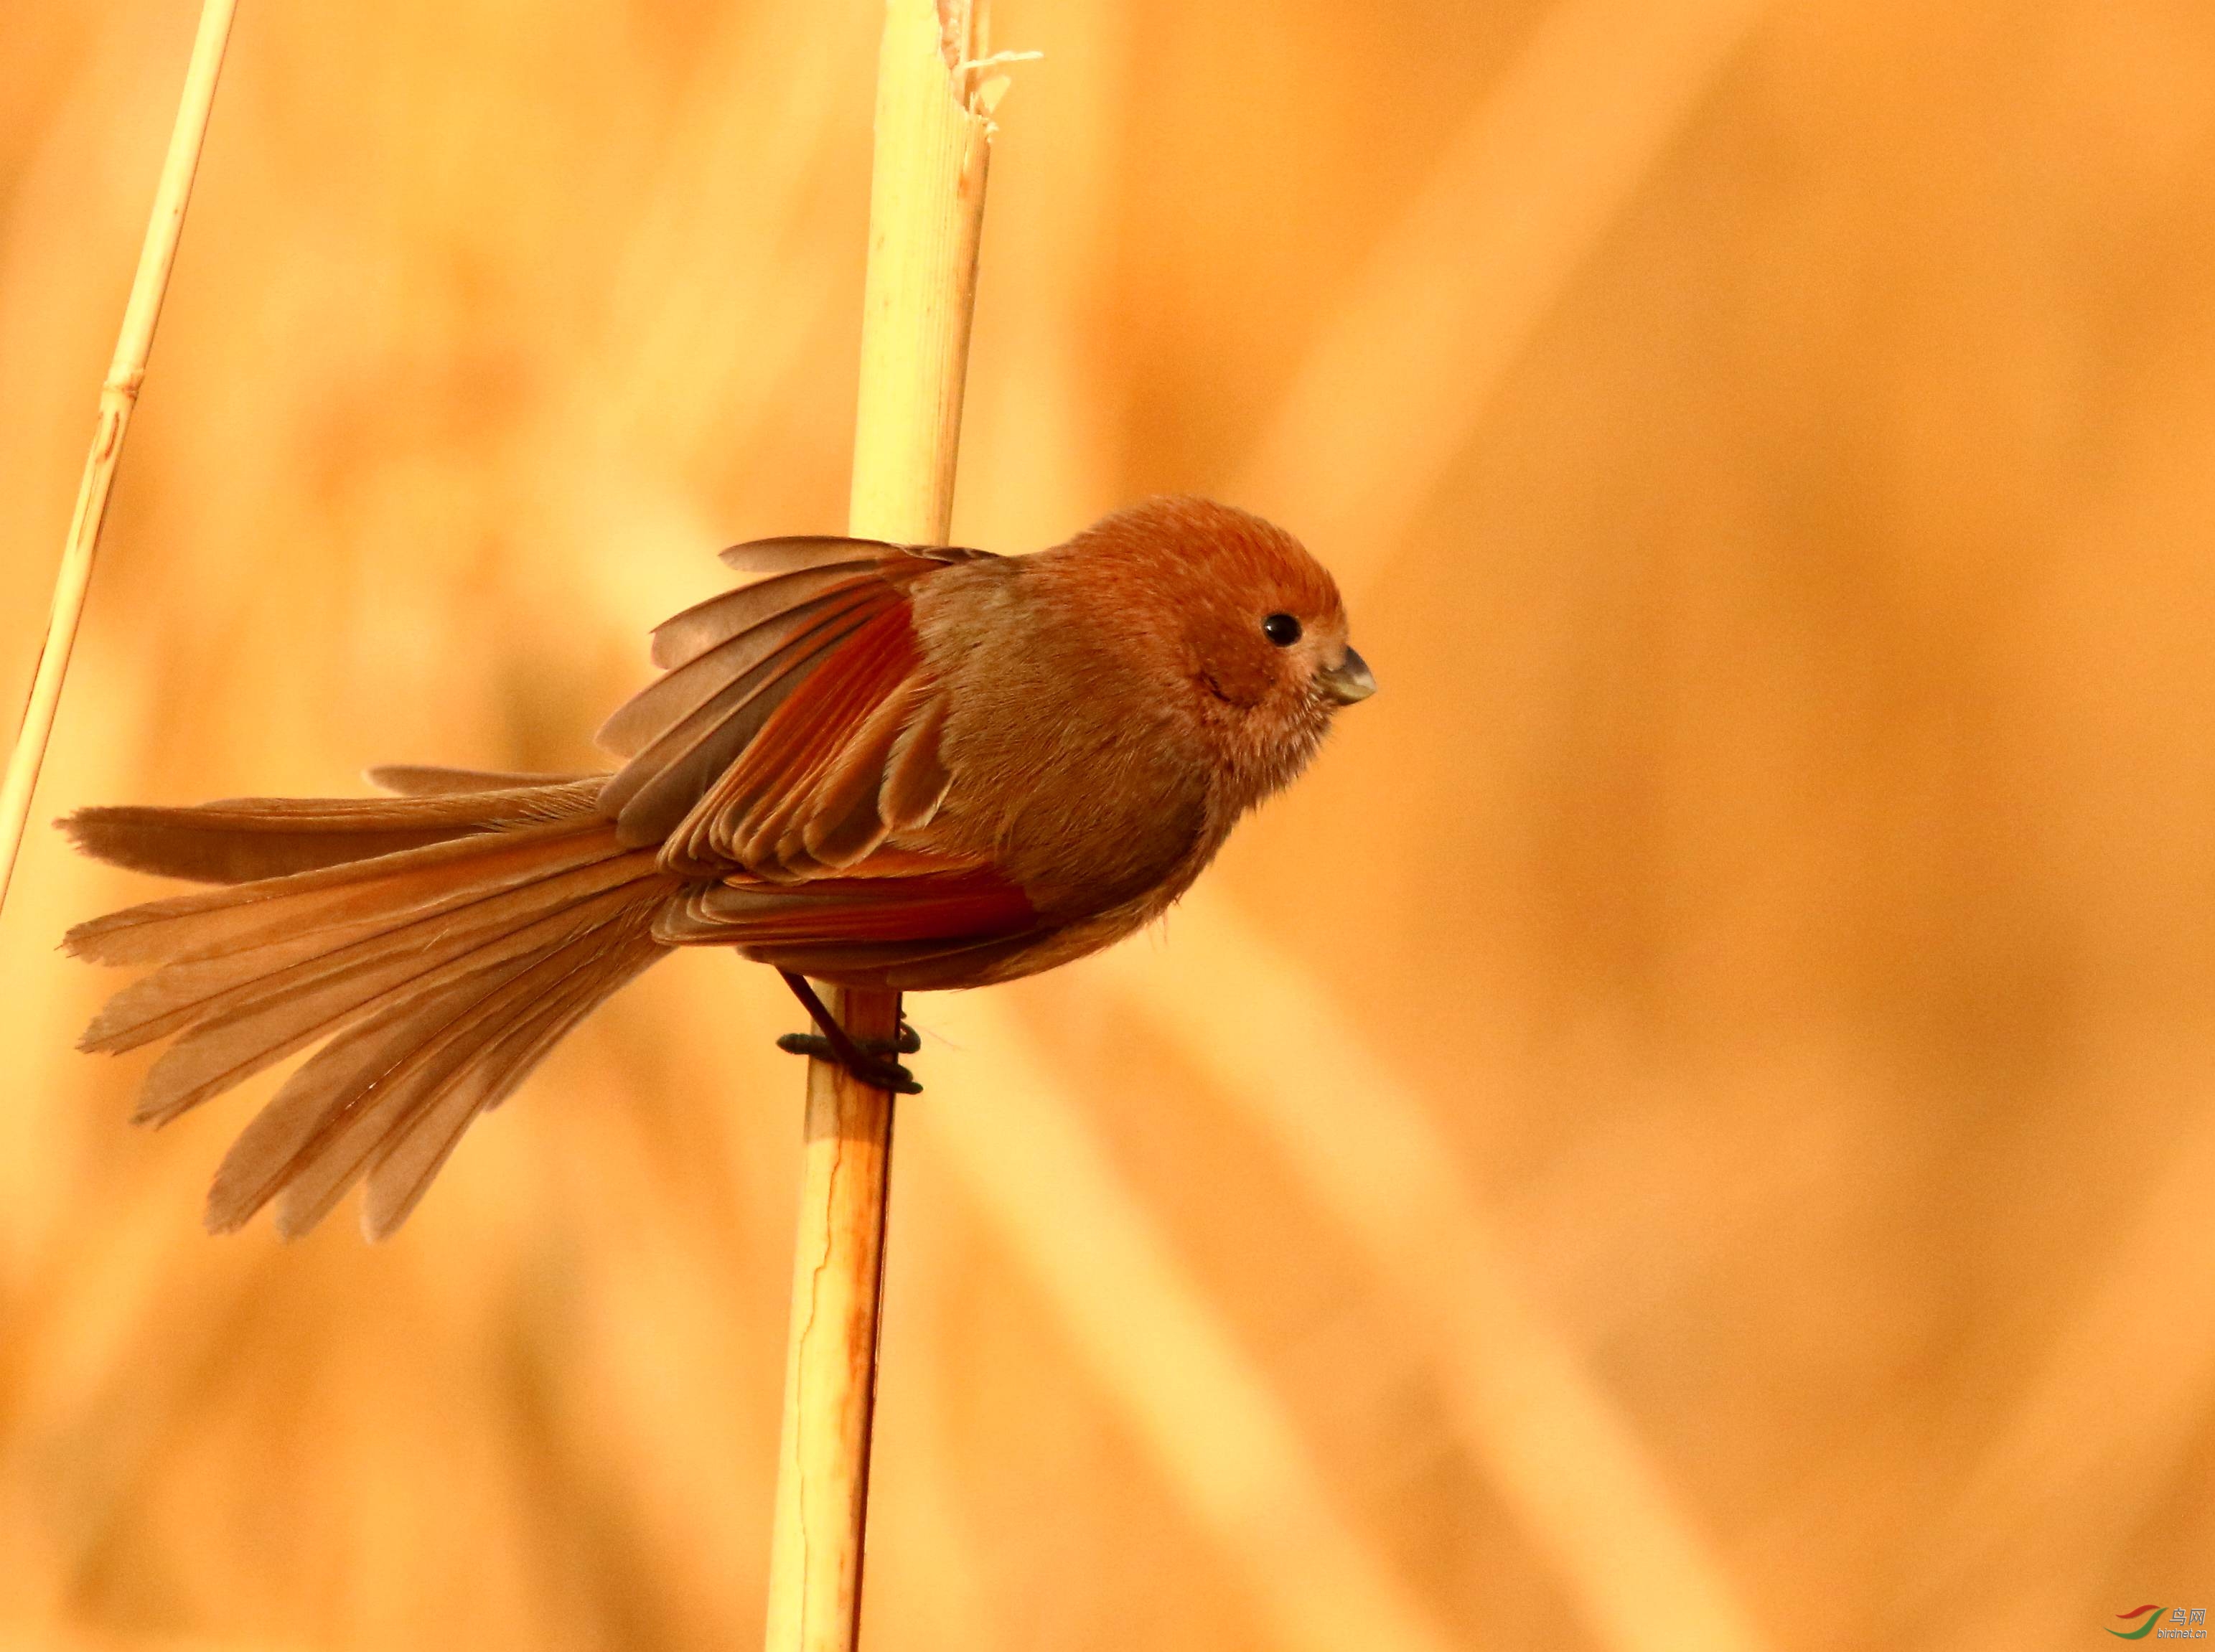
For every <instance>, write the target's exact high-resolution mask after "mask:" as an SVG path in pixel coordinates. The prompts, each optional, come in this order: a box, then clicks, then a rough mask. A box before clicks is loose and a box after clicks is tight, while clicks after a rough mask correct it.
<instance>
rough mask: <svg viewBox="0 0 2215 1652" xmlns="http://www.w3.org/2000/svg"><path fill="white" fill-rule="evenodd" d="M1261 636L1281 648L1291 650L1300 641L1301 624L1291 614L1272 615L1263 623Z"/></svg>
mask: <svg viewBox="0 0 2215 1652" xmlns="http://www.w3.org/2000/svg"><path fill="white" fill-rule="evenodd" d="M1261 634H1262V635H1263V636H1265V637H1267V639H1269V640H1270V641H1271V642H1273V643H1274V644H1276V645H1277V646H1278V647H1279V648H1290V647H1291V646H1292V645H1293V644H1294V643H1296V642H1298V640H1299V639H1300V622H1299V621H1298V620H1296V619H1294V618H1293V617H1292V615H1289V614H1272V615H1270V616H1269V617H1268V618H1267V619H1266V620H1264V621H1261Z"/></svg>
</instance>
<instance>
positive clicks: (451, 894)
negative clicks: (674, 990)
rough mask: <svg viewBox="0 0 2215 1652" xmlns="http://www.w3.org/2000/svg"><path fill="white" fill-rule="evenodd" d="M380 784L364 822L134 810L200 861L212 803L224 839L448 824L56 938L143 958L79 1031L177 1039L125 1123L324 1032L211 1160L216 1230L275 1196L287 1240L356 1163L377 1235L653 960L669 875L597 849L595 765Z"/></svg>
mask: <svg viewBox="0 0 2215 1652" xmlns="http://www.w3.org/2000/svg"><path fill="white" fill-rule="evenodd" d="M392 778H394V779H398V780H404V781H405V782H408V783H409V784H410V786H411V789H414V790H416V791H417V792H418V795H415V796H412V797H408V798H400V799H392V798H384V799H369V800H367V801H368V802H371V803H372V804H375V805H377V807H378V808H379V809H381V810H383V811H386V812H385V813H384V814H383V815H372V814H371V813H370V812H369V811H350V810H349V809H348V808H347V807H346V806H343V805H334V804H330V803H322V802H313V801H310V802H306V803H295V804H291V805H289V806H280V805H284V804H285V800H278V799H271V800H261V799H249V800H246V801H243V802H241V803H236V804H227V805H212V806H211V807H210V808H209V809H208V810H207V811H183V810H174V811H142V812H143V813H144V814H146V815H148V816H156V817H163V818H161V819H158V820H156V821H155V822H154V823H152V825H151V826H150V828H149V830H150V831H153V832H155V833H156V834H158V833H162V832H169V833H171V834H173V835H174V834H175V832H177V831H179V830H184V831H187V832H188V833H197V834H199V841H202V842H203V843H204V844H206V845H208V846H213V847H212V849H211V852H210V854H206V855H203V856H201V858H200V860H199V862H198V863H197V864H200V865H202V866H206V865H212V864H216V863H217V862H218V861H220V860H223V857H224V855H225V854H228V853H229V851H227V850H225V849H224V848H223V847H222V846H221V835H220V831H219V830H218V827H217V825H216V823H215V822H216V817H217V816H218V814H221V815H223V816H224V817H227V818H228V819H229V820H230V822H231V825H230V828H229V829H230V830H232V831H233V832H234V833H236V834H237V835H242V836H246V837H249V838H253V837H260V838H263V839H266V841H267V842H276V841H286V840H285V832H286V831H289V830H291V826H292V825H297V823H299V822H301V821H307V822H309V823H310V826H309V827H308V830H309V831H310V833H311V834H312V833H316V832H321V833H323V834H324V836H325V838H326V840H327V841H328V842H331V843H336V842H338V841H342V840H345V839H346V838H347V832H346V831H345V830H342V829H340V828H338V827H333V826H330V825H329V824H328V823H330V822H333V821H343V820H345V819H347V818H349V817H353V816H354V815H357V814H358V815H359V817H360V818H363V819H378V820H383V819H390V818H396V817H398V815H400V814H402V813H404V814H406V815H407V816H408V818H410V819H411V820H413V821H414V823H415V825H414V826H412V827H411V828H409V829H411V830H423V831H432V830H436V831H439V832H442V833H444V834H445V835H444V837H443V838H442V839H441V840H440V841H432V842H426V843H422V844H420V845H417V846H414V847H402V848H400V849H397V850H388V851H383V852H378V853H372V854H370V855H368V856H366V857H365V858H363V859H360V860H353V861H346V862H338V863H334V864H310V865H304V866H301V867H300V868H299V869H298V870H295V871H291V872H287V873H285V874H284V875H281V876H277V877H271V878H260V879H255V880H253V881H248V882H242V883H236V884H230V885H229V886H227V887H224V888H222V889H218V890H210V891H207V892H206V893H203V894H199V895H192V896H182V897H180V898H176V899H172V900H168V901H157V902H150V903H149V904H148V905H145V906H142V907H137V908H133V909H130V910H128V911H125V912H120V913H115V914H113V915H109V916H107V917H106V918H102V919H99V920H96V921H94V922H92V923H89V924H84V925H80V926H79V927H77V929H76V930H73V931H71V934H70V936H69V938H68V940H67V943H66V944H67V945H68V946H69V948H70V950H71V951H73V952H76V953H77V954H78V955H80V956H84V957H89V958H99V959H101V960H103V961H107V962H117V963H123V962H132V963H155V964H160V965H161V966H162V967H160V968H158V969H156V970H155V971H154V973H152V974H151V975H150V976H146V977H145V978H144V979H143V980H141V981H139V982H136V983H134V984H133V985H132V986H131V987H129V988H126V990H124V991H123V992H122V993H120V994H117V996H116V997H115V998H114V1000H111V1001H110V1002H109V1003H108V1005H107V1007H106V1008H104V1009H103V1010H102V1011H101V1013H100V1015H99V1016H98V1017H97V1018H96V1019H95V1020H94V1022H93V1025H92V1026H91V1027H90V1028H89V1030H88V1031H87V1032H86V1035H85V1038H84V1041H83V1042H84V1045H85V1047H86V1048H88V1049H130V1048H132V1047H134V1046H137V1045H139V1044H144V1043H150V1042H152V1041H154V1040H156V1039H159V1038H163V1037H171V1036H174V1037H175V1043H173V1044H172V1045H171V1046H170V1047H169V1049H167V1050H165V1051H164V1052H163V1055H162V1057H161V1059H160V1060H158V1061H157V1062H155V1064H154V1066H153V1068H152V1069H151V1070H150V1072H149V1073H148V1074H147V1077H146V1081H145V1085H144V1089H143V1090H142V1092H141V1094H140V1098H139V1104H138V1117H139V1118H140V1119H142V1120H144V1121H147V1122H151V1123H163V1122H165V1121H167V1120H168V1119H170V1118H173V1117H176V1116H177V1115H178V1114H179V1113H181V1112H183V1111H187V1109H189V1108H191V1107H193V1106H196V1105H198V1104H199V1103H200V1102H202V1101H205V1100H206V1099H207V1098H210V1097H212V1096H214V1095H217V1094H219V1093H220V1092H223V1091H224V1090H226V1089H229V1088H230V1087H231V1086H234V1085H236V1084H237V1083H239V1082H241V1081H242V1080H244V1079H246V1078H247V1077H248V1076H250V1075H251V1074H254V1073H256V1072H258V1071H260V1070H261V1069H262V1068H266V1067H267V1066H269V1065H270V1064H272V1063H273V1062H278V1061H280V1060H282V1059H283V1058H284V1057H285V1056H286V1055H291V1054H293V1053H294V1052H295V1051H298V1050H299V1049H304V1048H305V1047H307V1046H309V1045H310V1044H314V1043H318V1042H322V1041H323V1040H327V1039H328V1041H329V1042H328V1043H327V1044H326V1045H325V1047H324V1049H322V1051H321V1052H319V1053H318V1054H317V1055H315V1056H313V1057H312V1058H311V1059H310V1061H309V1062H307V1063H306V1064H305V1065H304V1066H303V1067H302V1068H300V1069H299V1071H298V1072H297V1073H295V1074H293V1075H292V1076H291V1079H290V1080H288V1081H287V1082H286V1084H285V1086H283V1088H282V1089H281V1090H280V1091H279V1093H278V1095H277V1097H276V1098H275V1099H274V1100H273V1101H272V1102H271V1103H270V1104H268V1106H267V1107H266V1108H265V1109H263V1111H261V1114H259V1115H258V1116H257V1117H255V1120H254V1121H253V1122H252V1123H250V1124H249V1125H248V1128H247V1129H246V1131H245V1133H244V1134H243V1135H241V1136H240V1138H239V1140H238V1141H237V1143H236V1145H235V1146H234V1147H233V1148H232V1149H231V1152H230V1155H229V1156H228V1157H227V1158H226V1159H224V1165H223V1167H222V1169H221V1171H220V1172H218V1175H217V1178H216V1182H215V1185H214V1187H213V1188H212V1190H211V1191H210V1195H209V1203H208V1213H207V1221H208V1225H209V1227H211V1228H212V1229H214V1230H217V1231H226V1230H229V1229H230V1228H235V1227H238V1226H240V1225H241V1224H242V1223H244V1222H245V1221H248V1219H250V1218H251V1217H252V1216H253V1215H254V1214H255V1211H257V1210H259V1209H260V1208H261V1207H262V1206H263V1205H265V1204H267V1203H269V1202H271V1201H272V1200H275V1201H276V1202H277V1205H278V1226H279V1231H280V1232H283V1233H285V1234H287V1235H291V1234H293V1233H304V1232H305V1231H306V1230H307V1229H308V1228H310V1227H313V1226H314V1225H315V1223H316V1221H320V1220H321V1219H322V1216H323V1215H326V1214H327V1213H328V1211H329V1209H330V1208H331V1207H332V1206H333V1205H334V1203H336V1202H338V1200H339V1199H341V1197H343V1196H344V1195H345V1194H346V1192H347V1190H348V1189H349V1188H351V1187H352V1186H353V1184H355V1183H356V1182H358V1181H360V1180H361V1179H363V1178H364V1177H365V1176H366V1177H368V1178H369V1179H370V1181H371V1197H370V1200H369V1202H368V1203H367V1205H366V1206H365V1214H364V1221H365V1227H367V1228H368V1229H369V1230H370V1231H371V1233H373V1234H374V1235H377V1236H381V1235H382V1234H383V1233H390V1231H391V1230H392V1229H393V1228H394V1227H397V1226H398V1225H399V1223H400V1222H401V1221H402V1220H404V1219H405V1217H406V1216H407V1215H408V1211H410V1210H412V1209H413V1208H414V1206H415V1203H416V1202H417V1201H418V1200H420V1198H421V1196H422V1194H423V1190H424V1189H425V1187H426V1186H427V1184H428V1183H429V1181H430V1179H431V1178H432V1177H433V1175H435V1174H436V1172H437V1171H438V1169H439V1166H440V1165H442V1164H443V1163H444V1162H445V1158H446V1155H447V1154H448V1153H450V1152H451V1150H452V1147H453V1144H454V1141H456V1140H457V1138H458V1137H459V1135H460V1134H461V1132H462V1131H463V1129H465V1128H466V1126H467V1125H468V1123H469V1120H470V1119H471V1118H472V1117H475V1116H476V1113H478V1112H480V1111H483V1110H484V1109H485V1108H486V1107H488V1106H491V1105H493V1104H495V1103H496V1102H498V1100H499V1099H500V1098H501V1097H502V1096H504V1095H506V1093H507V1092H508V1091H509V1090H511V1089H512V1088H513V1086H515V1085H516V1084H518V1083H519V1082H521V1080H522V1079H523V1077H524V1076H525V1074H527V1073H528V1072H529V1071H530V1070H531V1068H532V1067H533V1066H535V1065H536V1064H537V1062H538V1061H539V1060H540V1059H542V1058H543V1056H544V1055H545V1054H546V1052H547V1051H548V1050H549V1049H551V1048H552V1047H553V1045H554V1044H555V1043H556V1042H557V1041H558V1040H559V1039H560V1038H561V1036H562V1035H563V1034H564V1033H565V1032H567V1031H568V1030H569V1029H570V1028H571V1027H573V1026H574V1025H576V1023H577V1021H578V1020H579V1019H581V1018H582V1017H583V1016H584V1015H586V1013H589V1012H590V1011H591V1010H592V1007H593V1006H595V1005H596V1004H598V1003H599V1002H600V1001H601V1000H603V999H604V998H606V997H607V996H608V995H609V994H611V993H612V992H614V991H615V990H616V989H617V988H618V987H620V986H622V985H623V982H626V981H628V980H629V979H630V978H631V977H632V976H635V975H636V974H638V973H639V972H640V971H641V970H643V969H645V968H646V967H647V965H648V964H651V963H653V961H654V960H655V959H656V958H660V957H661V956H662V955H663V953H664V951H666V948H665V947H664V946H663V945H662V944H660V942H658V941H657V940H656V939H654V937H653V922H654V919H655V917H656V916H657V915H658V914H659V913H660V910H661V909H663V908H664V907H666V905H667V904H668V903H669V902H670V900H671V899H672V896H675V895H676V894H678V892H679V891H680V890H681V889H682V887H683V885H682V883H681V880H679V879H678V878H674V877H672V876H671V875H670V874H669V873H667V872H663V871H662V870H660V867H659V866H657V865H656V863H655V860H654V857H653V852H652V851H651V850H647V849H633V848H626V847H624V846H623V845H622V844H621V843H619V842H618V841H617V834H616V828H615V825H614V823H612V822H611V821H609V820H607V819H606V818H605V817H603V816H601V815H600V814H599V812H598V809H597V808H596V807H595V805H594V803H593V798H594V797H595V796H596V794H597V792H598V787H599V785H600V781H599V780H598V778H597V777H596V778H593V779H592V780H586V781H584V782H581V783H579V782H567V781H549V782H546V783H543V784H541V783H532V784H530V785H527V786H516V787H510V788H505V789H500V790H493V791H484V792H462V791H459V790H457V789H455V788H454V787H452V786H446V785H445V781H444V777H439V779H438V780H436V781H434V780H433V779H432V777H430V776H419V775H416V774H412V773H411V774H405V775H402V776H394V777H392ZM488 778H494V779H506V778H507V777H505V776H495V777H488ZM196 812H197V813H198V815H199V817H198V818H196V819H195V820H194V821H193V822H192V823H191V824H190V825H189V827H187V828H178V827H176V826H175V820H174V817H176V816H180V815H188V814H195V813H196ZM97 814H101V811H87V813H86V815H83V816H79V817H77V821H78V822H83V821H85V820H86V819H87V818H88V817H91V816H94V815H97ZM272 822H282V823H291V824H285V825H275V826H273V825H272V824H271V823H272ZM95 825H98V823H97V822H95ZM73 829H75V828H74V826H73ZM103 829H104V828H103ZM380 829H381V828H380ZM90 830H91V829H88V831H86V832H80V833H79V834H78V835H79V839H80V841H81V842H87V846H88V847H95V850H96V852H104V849H105V848H106V847H114V846H113V844H112V843H102V842H93V841H88V835H89V833H90ZM119 841H120V840H119ZM353 841H365V840H364V839H363V838H362V837H361V836H360V835H359V834H357V835H355V837H354V839H353ZM259 852H260V851H259V849H257V850H256V851H255V853H259ZM134 853H135V852H134ZM168 853H169V852H168V851H167V850H164V851H163V854H168ZM288 853H291V852H288ZM304 854H305V852H304V851H298V852H297V853H294V859H295V860H299V859H301V858H303V856H304ZM110 858H113V859H123V860H126V863H127V864H137V862H135V861H131V860H129V859H128V857H126V855H123V854H113V855H111V856H110ZM245 858H246V859H250V858H251V856H250V855H249V856H246V857H245ZM179 859H180V856H178V855H170V856H169V860H168V861H166V862H165V863H164V864H166V865H174V864H175V863H176V862H177V860H179ZM242 863H243V862H242V860H240V859H239V858H238V857H234V858H233V859H232V860H230V861H229V862H225V864H242Z"/></svg>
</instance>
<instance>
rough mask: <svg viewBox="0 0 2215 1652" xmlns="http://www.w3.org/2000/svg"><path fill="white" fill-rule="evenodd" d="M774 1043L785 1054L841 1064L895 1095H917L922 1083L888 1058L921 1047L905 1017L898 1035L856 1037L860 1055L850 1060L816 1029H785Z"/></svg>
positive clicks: (867, 1083)
mask: <svg viewBox="0 0 2215 1652" xmlns="http://www.w3.org/2000/svg"><path fill="white" fill-rule="evenodd" d="M776 1047H777V1048H778V1049H781V1050H782V1051H784V1052H785V1053H786V1054H787V1055H806V1056H807V1057H808V1058H809V1059H811V1060H813V1061H819V1062H831V1064H832V1065H834V1066H838V1067H843V1068H845V1069H846V1070H847V1071H848V1072H850V1073H851V1074H853V1075H854V1076H855V1077H856V1078H857V1079H859V1080H861V1081H862V1083H864V1084H866V1085H869V1086H874V1088H876V1089H879V1090H888V1091H890V1092H892V1093H893V1094H894V1095H896V1096H919V1095H921V1094H922V1093H923V1086H921V1085H920V1084H918V1083H917V1082H916V1080H915V1075H914V1074H912V1073H911V1072H909V1071H908V1070H907V1068H905V1066H904V1065H902V1064H901V1063H900V1062H895V1061H890V1060H887V1057H888V1056H891V1055H895V1054H897V1055H914V1054H915V1053H916V1051H917V1050H918V1049H922V1048H923V1039H922V1037H920V1036H919V1035H918V1034H917V1031H916V1030H915V1029H914V1028H913V1027H911V1026H910V1025H908V1024H907V1023H906V1022H905V1021H903V1022H901V1023H900V1029H899V1035H898V1036H897V1037H891V1038H856V1039H855V1040H854V1048H855V1049H856V1051H858V1052H859V1053H860V1054H861V1055H862V1057H863V1059H862V1061H861V1062H858V1063H856V1062H847V1061H845V1060H844V1059H843V1058H842V1057H841V1056H840V1055H839V1053H838V1050H837V1049H833V1048H832V1047H831V1041H830V1040H829V1039H828V1038H826V1037H824V1036H823V1035H822V1034H821V1033H819V1032H787V1033H782V1034H780V1035H779V1036H778V1037H777V1041H776Z"/></svg>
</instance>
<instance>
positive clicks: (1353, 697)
mask: <svg viewBox="0 0 2215 1652" xmlns="http://www.w3.org/2000/svg"><path fill="white" fill-rule="evenodd" d="M1316 682H1319V683H1321V684H1322V691H1323V693H1324V694H1328V696H1329V697H1330V698H1331V699H1333V700H1335V701H1338V703H1339V704H1340V705H1341V706H1351V705H1352V704H1353V702H1354V701H1357V700H1366V699H1368V698H1369V696H1370V695H1371V694H1375V693H1376V692H1377V679H1376V678H1375V677H1373V676H1370V675H1369V662H1368V661H1367V660H1365V659H1364V658H1361V656H1360V655H1359V654H1357V653H1355V652H1353V650H1352V649H1351V648H1349V649H1347V651H1346V658H1344V659H1342V660H1341V661H1339V663H1338V664H1336V665H1334V666H1333V667H1331V669H1330V670H1328V671H1323V672H1320V673H1318V674H1317V675H1316Z"/></svg>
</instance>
